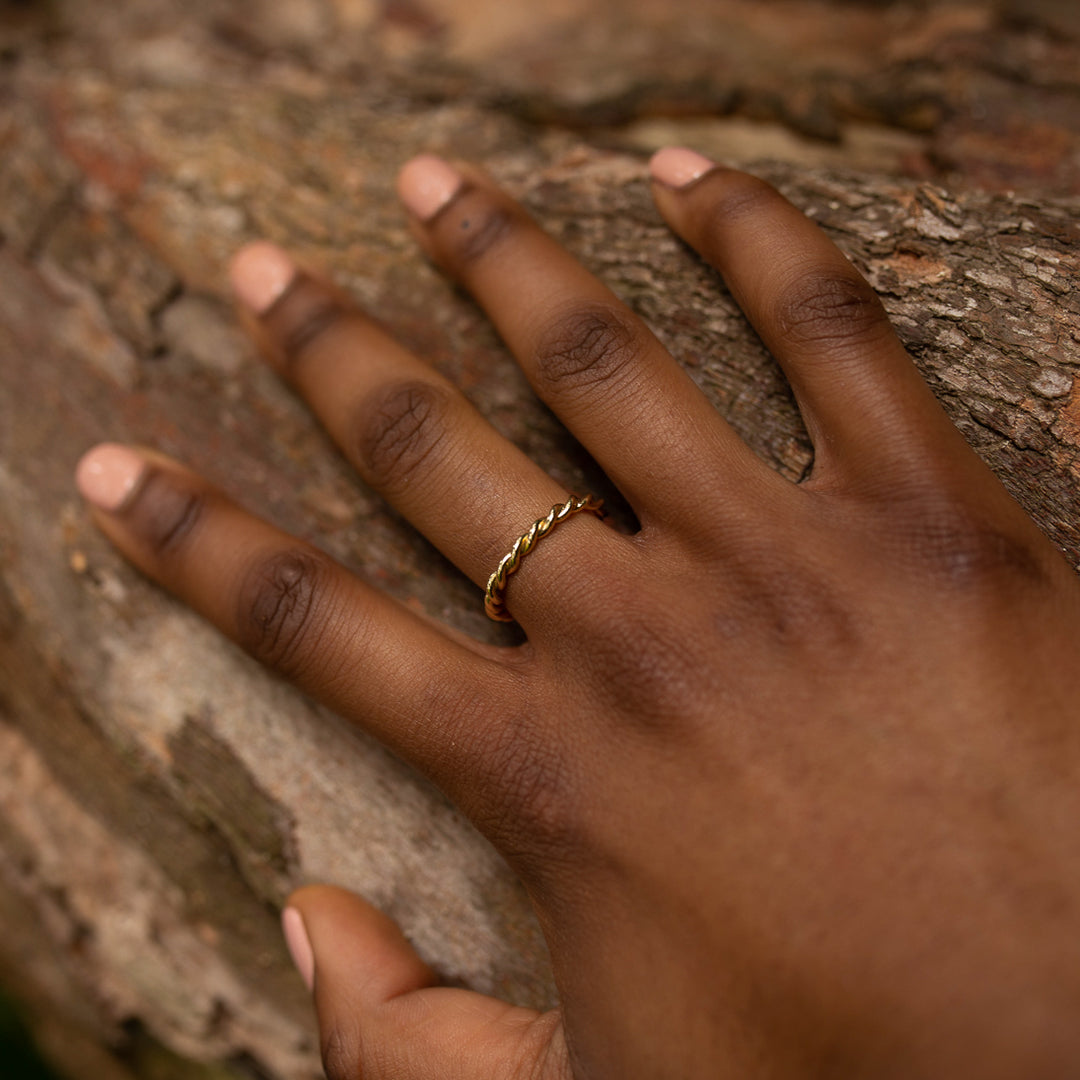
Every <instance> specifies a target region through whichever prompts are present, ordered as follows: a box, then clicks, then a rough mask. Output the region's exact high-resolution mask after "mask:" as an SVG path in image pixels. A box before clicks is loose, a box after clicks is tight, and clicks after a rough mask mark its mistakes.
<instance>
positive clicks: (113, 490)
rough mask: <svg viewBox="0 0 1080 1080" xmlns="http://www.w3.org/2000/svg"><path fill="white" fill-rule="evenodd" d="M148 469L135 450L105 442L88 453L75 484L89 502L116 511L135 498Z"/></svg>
mask: <svg viewBox="0 0 1080 1080" xmlns="http://www.w3.org/2000/svg"><path fill="white" fill-rule="evenodd" d="M145 470H146V462H145V461H144V460H143V458H141V457H140V456H139V455H138V454H136V453H135V451H134V450H131V449H130V448H129V447H126V446H120V445H119V444H117V443H102V444H101V445H100V446H95V447H94V448H93V449H92V450H88V451H87V452H86V453H85V454H84V455H83V456H82V459H81V460H80V461H79V464H78V465H77V466H76V467H75V484H76V486H77V487H78V489H79V493H80V494H81V495H82V497H83V498H84V499H86V501H87V502H88V503H91V504H92V505H94V506H96V507H97V508H98V509H99V510H106V511H109V512H110V513H112V512H115V511H117V510H119V509H121V507H123V505H124V504H125V503H126V502H127V501H128V499H130V498H131V494H132V492H133V491H134V490H135V488H136V486H137V485H138V483H139V480H140V479H141V478H142V475H143V472H144V471H145Z"/></svg>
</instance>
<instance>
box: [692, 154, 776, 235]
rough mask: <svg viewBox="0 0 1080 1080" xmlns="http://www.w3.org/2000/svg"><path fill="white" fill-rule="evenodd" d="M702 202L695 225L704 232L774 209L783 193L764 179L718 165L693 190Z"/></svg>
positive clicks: (721, 230)
mask: <svg viewBox="0 0 1080 1080" xmlns="http://www.w3.org/2000/svg"><path fill="white" fill-rule="evenodd" d="M694 194H695V196H697V197H698V198H700V199H702V200H703V202H702V203H701V204H699V205H701V206H702V209H701V211H700V218H699V222H700V224H699V228H700V230H701V231H702V232H703V233H704V234H705V235H706V236H715V235H719V234H722V233H724V232H727V231H729V230H730V228H731V226H732V224H733V223H736V222H738V221H740V220H741V219H744V218H748V217H750V218H756V217H760V216H762V215H765V214H771V213H773V212H775V209H776V207H777V204H779V203H782V202H783V201H784V197H783V196H782V195H781V194H780V192H779V191H777V190H776V188H774V187H773V186H772V184H770V183H768V182H767V181H765V180H762V179H761V178H760V177H757V176H751V175H750V174H749V173H744V172H735V171H733V170H728V169H719V170H716V171H715V172H713V173H711V174H709V175H708V176H706V177H705V178H704V179H703V180H702V182H701V183H700V184H699V185H697V186H696V188H695V190H694Z"/></svg>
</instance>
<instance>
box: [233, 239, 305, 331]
mask: <svg viewBox="0 0 1080 1080" xmlns="http://www.w3.org/2000/svg"><path fill="white" fill-rule="evenodd" d="M295 277H296V264H295V263H294V262H293V261H292V259H291V258H289V256H288V255H287V254H286V253H285V252H284V251H282V250H281V248H279V247H278V246H277V244H271V243H270V242H269V241H266V240H256V241H255V242H254V243H253V244H248V245H247V246H246V247H242V248H241V249H240V250H239V251H238V252H237V253H236V254H235V255H234V256H233V258H232V262H231V263H230V264H229V280H230V281H231V282H232V287H233V291H234V292H235V293H236V295H237V297H238V298H239V299H240V302H241V303H242V304H244V305H245V306H246V307H247V308H249V309H250V310H251V311H252V312H253V313H254V314H255V315H264V314H265V313H266V312H267V311H269V310H270V308H272V307H273V306H274V304H275V303H276V302H277V301H278V300H279V299H280V298H281V296H282V294H283V293H284V292H285V290H286V289H287V288H288V287H289V286H290V285H291V284H292V282H293V279H294V278H295Z"/></svg>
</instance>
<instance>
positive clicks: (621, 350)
mask: <svg viewBox="0 0 1080 1080" xmlns="http://www.w3.org/2000/svg"><path fill="white" fill-rule="evenodd" d="M642 346H643V332H642V328H641V327H639V326H638V325H637V324H636V320H635V319H634V317H633V316H632V315H631V314H630V313H629V312H622V311H619V310H617V309H616V308H615V307H614V306H612V305H607V304H590V305H587V306H583V307H575V308H574V309H573V310H571V311H569V312H564V313H563V314H561V315H560V316H559V317H558V318H557V319H555V320H554V322H553V323H552V324H551V326H550V327H548V328H547V329H546V330H545V331H544V332H543V333H542V334H541V335H540V339H539V341H538V342H537V345H536V348H535V352H534V362H535V366H536V376H537V379H538V381H539V382H540V384H541V385H542V386H544V387H545V388H546V389H548V390H557V389H561V388H580V387H583V386H590V385H595V384H597V383H601V382H607V383H610V382H611V380H612V379H614V378H615V377H617V376H618V374H619V373H620V372H622V371H624V370H625V369H626V368H627V367H628V366H629V365H630V364H632V363H633V362H634V361H635V360H636V359H637V357H638V356H639V355H640V354H641V350H642Z"/></svg>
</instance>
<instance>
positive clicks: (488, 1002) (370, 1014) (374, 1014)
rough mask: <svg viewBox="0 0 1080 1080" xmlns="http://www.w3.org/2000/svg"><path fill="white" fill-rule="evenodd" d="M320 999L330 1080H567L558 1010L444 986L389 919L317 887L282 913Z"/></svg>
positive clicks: (365, 905)
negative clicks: (537, 1008)
mask: <svg viewBox="0 0 1080 1080" xmlns="http://www.w3.org/2000/svg"><path fill="white" fill-rule="evenodd" d="M282 924H283V926H284V928H285V936H286V940H287V941H288V943H289V950H290V952H291V953H292V955H293V959H294V960H295V962H296V966H297V968H298V969H299V970H300V973H301V975H302V976H303V977H304V980H305V982H306V983H307V984H308V987H309V988H310V989H312V990H313V992H314V996H315V1008H316V1011H317V1013H318V1022H319V1040H320V1045H321V1047H322V1057H323V1066H324V1068H325V1070H326V1075H327V1078H328V1080H346V1078H347V1080H356V1078H357V1077H361V1076H362V1077H365V1078H367V1080H391V1078H392V1080H516V1078H521V1080H524V1078H529V1080H569V1077H570V1069H569V1060H568V1055H567V1053H566V1046H565V1043H564V1041H563V1039H562V1028H561V1025H560V1023H559V1016H558V1014H557V1013H538V1012H535V1011H534V1010H531V1009H522V1008H515V1007H513V1006H511V1005H507V1004H506V1003H505V1002H501V1001H498V1000H496V999H495V998H490V997H485V996H484V995H482V994H476V993H472V992H470V991H467V990H453V989H447V988H439V987H436V986H435V985H434V983H435V977H434V975H433V974H432V972H431V970H430V969H429V968H428V967H427V965H426V964H424V962H423V961H422V960H421V959H420V957H419V956H417V954H416V952H415V951H414V950H413V948H412V946H411V945H409V943H408V942H407V941H406V940H405V937H404V935H403V934H402V933H401V930H400V929H399V928H398V926H397V924H396V923H394V922H393V921H392V920H391V919H389V918H387V916H385V915H383V914H382V913H381V912H380V911H378V910H376V909H375V908H373V907H372V906H371V905H370V904H368V903H366V902H365V901H363V900H361V899H360V898H359V897H358V896H355V895H353V894H352V893H349V892H346V891H344V890H343V889H337V888H332V887H330V886H322V885H317V886H309V887H308V888H305V889H301V890H300V891H299V892H297V893H294V894H293V896H292V897H291V898H290V900H289V906H288V907H287V908H286V909H285V912H284V914H283V916H282Z"/></svg>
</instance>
